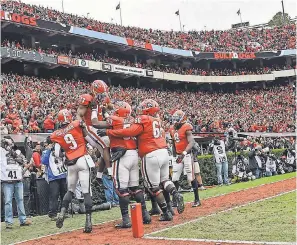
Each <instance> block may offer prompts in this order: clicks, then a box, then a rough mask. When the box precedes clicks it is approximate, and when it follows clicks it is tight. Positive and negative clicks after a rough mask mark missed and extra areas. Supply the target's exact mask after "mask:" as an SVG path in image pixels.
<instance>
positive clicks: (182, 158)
mask: <svg viewBox="0 0 297 245" xmlns="http://www.w3.org/2000/svg"><path fill="white" fill-rule="evenodd" d="M186 155H187V152H186V151H184V152H183V153H182V154H181V155H178V156H177V158H176V163H182V161H183V160H184V157H185V156H186Z"/></svg>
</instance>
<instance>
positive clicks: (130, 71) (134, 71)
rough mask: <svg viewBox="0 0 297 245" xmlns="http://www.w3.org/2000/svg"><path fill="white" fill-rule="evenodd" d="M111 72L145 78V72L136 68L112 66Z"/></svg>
mask: <svg viewBox="0 0 297 245" xmlns="http://www.w3.org/2000/svg"><path fill="white" fill-rule="evenodd" d="M112 71H113V72H117V73H124V74H130V75H137V76H144V77H145V76H146V70H144V69H140V68H136V67H129V66H119V65H112Z"/></svg>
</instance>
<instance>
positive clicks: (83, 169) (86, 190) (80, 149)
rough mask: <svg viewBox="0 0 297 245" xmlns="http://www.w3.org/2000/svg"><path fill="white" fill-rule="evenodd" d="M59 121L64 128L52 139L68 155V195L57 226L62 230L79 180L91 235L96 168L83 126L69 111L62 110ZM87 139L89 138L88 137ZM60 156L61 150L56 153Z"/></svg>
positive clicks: (86, 230) (66, 163)
mask: <svg viewBox="0 0 297 245" xmlns="http://www.w3.org/2000/svg"><path fill="white" fill-rule="evenodd" d="M58 121H59V122H60V124H61V126H62V128H61V129H59V130H56V131H55V132H54V133H53V134H52V135H51V136H50V139H51V141H52V142H55V143H57V145H58V146H60V147H61V148H62V150H63V151H64V152H65V155H66V161H65V165H67V168H68V173H67V189H68V191H67V193H66V194H65V196H64V198H63V201H62V208H61V212H60V214H59V215H58V218H57V222H56V226H57V227H58V228H62V226H63V222H64V219H65V214H66V211H67V208H68V206H69V203H70V202H71V199H72V195H73V194H74V193H75V190H76V184H77V182H78V180H79V182H80V185H81V190H82V193H83V195H84V203H85V209H86V222H85V229H84V232H86V233H90V232H91V231H92V221H91V211H92V198H91V191H90V190H91V186H90V168H91V167H94V162H93V160H92V158H91V157H90V156H89V154H88V152H87V147H86V139H85V135H86V134H84V132H83V128H84V127H85V125H83V124H82V123H81V122H80V121H79V120H75V121H72V115H71V113H70V112H69V111H68V110H67V109H64V110H61V111H59V113H58ZM86 138H87V136H86ZM55 152H56V153H55V154H57V155H60V150H59V149H57V150H56V151H55Z"/></svg>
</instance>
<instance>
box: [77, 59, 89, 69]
mask: <svg viewBox="0 0 297 245" xmlns="http://www.w3.org/2000/svg"><path fill="white" fill-rule="evenodd" d="M78 66H80V67H85V68H89V61H88V60H82V59H78Z"/></svg>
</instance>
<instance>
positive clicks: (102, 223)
mask: <svg viewBox="0 0 297 245" xmlns="http://www.w3.org/2000/svg"><path fill="white" fill-rule="evenodd" d="M117 220H121V219H113V220H108V221H104V222H101V223H97V224H94V225H93V228H94V226H96V225H104V224H108V223H112V222H115V221H117ZM83 228H85V227H84V226H82V227H79V228H74V229H72V230H69V231H61V232H57V233H53V234H49V235H44V236H39V237H35V238H31V239H28V240H24V241H20V242H14V243H10V244H8V245H15V244H22V243H24V242H30V241H34V240H39V239H42V238H45V237H49V236H56V235H60V234H63V233H68V232H72V231H77V230H80V229H83Z"/></svg>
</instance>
